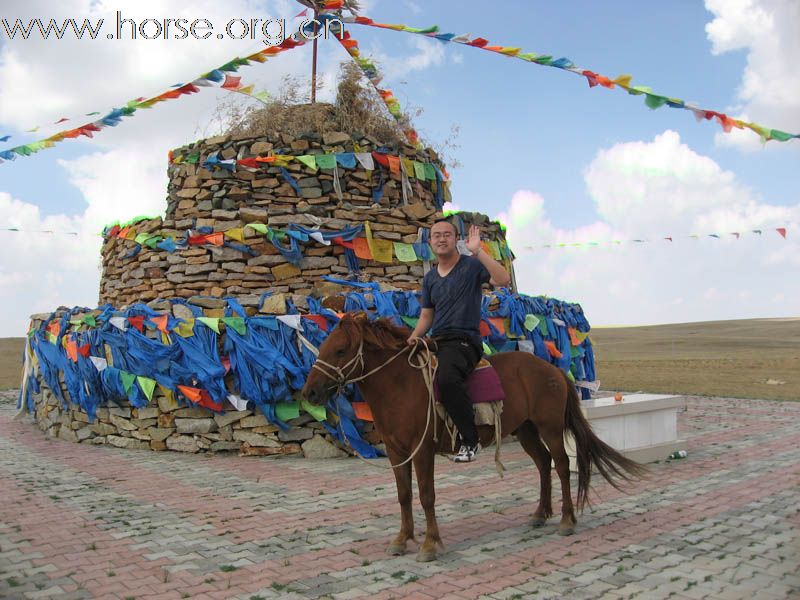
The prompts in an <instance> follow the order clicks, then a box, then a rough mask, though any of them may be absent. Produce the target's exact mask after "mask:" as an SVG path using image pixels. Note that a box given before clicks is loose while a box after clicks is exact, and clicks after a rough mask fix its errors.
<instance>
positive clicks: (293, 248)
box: [270, 236, 303, 267]
mask: <svg viewBox="0 0 800 600" xmlns="http://www.w3.org/2000/svg"><path fill="white" fill-rule="evenodd" d="M287 239H288V242H289V247H288V248H287V247H285V246H282V245H281V243H280V242H279V241H278V238H277V237H275V236H272V239H271V240H270V241H271V242H272V245H273V246H275V247H276V248H277V249H278V251H279V252H280V253H281V254H282V255H283V258H285V259H286V260H288V261H289V262H290V263H292V264H293V265H294V266H296V267H297V266H299V265H300V261H301V260H303V254H302V252H300V247H299V246H298V245H297V239H296V238H294V237H292V236H287Z"/></svg>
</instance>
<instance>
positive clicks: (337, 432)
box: [322, 394, 383, 458]
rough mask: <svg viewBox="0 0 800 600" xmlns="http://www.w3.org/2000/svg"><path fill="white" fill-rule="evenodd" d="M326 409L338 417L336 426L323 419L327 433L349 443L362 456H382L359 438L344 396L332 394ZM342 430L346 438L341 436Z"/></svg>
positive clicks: (351, 410)
mask: <svg viewBox="0 0 800 600" xmlns="http://www.w3.org/2000/svg"><path fill="white" fill-rule="evenodd" d="M328 409H329V410H331V411H332V412H334V413H335V414H336V415H337V418H338V419H339V423H338V424H337V426H336V427H334V426H333V425H331V424H329V423H328V422H326V421H323V423H322V424H323V425H324V426H325V429H327V430H328V433H330V434H331V435H332V436H333V437H335V438H336V439H337V440H339V441H340V442H341V443H343V444H347V443H349V445H350V446H351V447H352V448H353V449H354V450H355V451H356V452H358V453H359V454H360V455H361V456H363V457H364V458H377V457H379V456H383V454H382V453H381V452H379V451H378V449H377V448H374V447H373V446H371V445H370V444H368V443H367V442H365V441H364V440H363V439H361V435H360V434H359V432H358V429H356V426H355V425H354V424H353V421H354V419H355V413H354V412H353V407H352V406H351V405H350V403H349V402H348V401H347V400H346V398H344V397H343V396H342V395H341V394H334V396H333V397H332V398H331V399H330V400H329V401H328ZM342 432H344V438H346V439H344V438H343V436H342Z"/></svg>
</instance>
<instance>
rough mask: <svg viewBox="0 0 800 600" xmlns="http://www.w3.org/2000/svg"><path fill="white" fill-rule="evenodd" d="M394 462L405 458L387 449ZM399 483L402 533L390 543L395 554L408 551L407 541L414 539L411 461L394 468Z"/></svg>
mask: <svg viewBox="0 0 800 600" xmlns="http://www.w3.org/2000/svg"><path fill="white" fill-rule="evenodd" d="M386 451H387V454H388V455H389V460H390V461H391V463H392V464H399V463H401V462H403V460H404V459H403V458H401V457H400V456H398V455H397V454H396V453H394V452H392V451H391V450H390V449H389V448H387V449H386ZM392 470H393V471H394V478H395V483H396V484H397V501H398V502H399V503H400V533H398V534H397V537H395V538H394V539H393V540H392V542H391V543H390V544H389V549H388V552H389V554H391V555H393V556H400V555H401V554H405V553H406V542H407V541H408V540H414V513H413V512H412V510H411V499H412V491H411V463H410V462H408V463H406V464H404V465H403V466H402V467H397V468H396V469H392Z"/></svg>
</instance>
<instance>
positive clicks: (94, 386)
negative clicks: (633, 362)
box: [19, 228, 595, 455]
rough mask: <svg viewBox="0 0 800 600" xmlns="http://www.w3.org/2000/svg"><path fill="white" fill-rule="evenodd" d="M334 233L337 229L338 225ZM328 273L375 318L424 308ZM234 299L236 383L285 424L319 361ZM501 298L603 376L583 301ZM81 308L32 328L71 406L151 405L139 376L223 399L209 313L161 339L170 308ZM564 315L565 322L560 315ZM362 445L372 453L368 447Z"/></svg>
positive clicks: (48, 374) (352, 433)
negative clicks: (283, 404)
mask: <svg viewBox="0 0 800 600" xmlns="http://www.w3.org/2000/svg"><path fill="white" fill-rule="evenodd" d="M313 231H314V230H304V228H297V229H295V232H296V233H297V234H304V235H308V234H309V232H313ZM326 233H327V232H326ZM330 233H331V234H332V235H336V234H338V233H339V232H330ZM290 239H295V238H290ZM324 279H326V280H327V281H331V282H333V283H337V284H340V285H343V286H346V287H349V288H350V289H352V290H353V291H350V292H347V293H346V294H343V296H344V298H345V308H346V310H348V311H356V310H358V311H367V314H368V315H369V317H370V318H379V317H395V318H396V319H397V322H398V324H399V323H400V320H399V316H400V315H403V316H406V317H416V316H418V315H419V300H418V293H417V292H414V291H398V290H393V291H387V292H381V291H380V287H379V286H378V285H377V284H375V283H362V282H357V281H347V280H343V279H337V278H334V277H328V276H326V277H324ZM268 295H269V293H266V294H264V296H263V297H262V301H263V298H264V297H266V296H268ZM226 300H227V307H226V309H225V315H226V316H232V315H236V316H239V317H242V318H244V320H245V330H244V331H245V334H244V335H239V334H237V333H236V331H235V329H234V328H233V327H226V329H225V349H224V352H225V354H227V355H228V356H229V357H230V361H231V371H232V375H231V377H232V378H233V383H234V385H233V386H232V388H231V393H235V394H238V395H240V396H241V397H242V398H243V399H245V400H248V401H252V402H254V403H255V404H256V406H257V407H258V409H259V410H260V411H261V412H262V413H263V414H264V415H265V416H266V417H267V418H268V419H269V420H270V421H271V422H273V423H275V424H277V425H278V426H281V427H286V424H285V423H281V422H280V421H279V420H278V419H277V417H276V414H275V403H276V402H278V401H287V400H292V399H293V396H294V392H295V391H296V390H298V389H299V388H300V387H301V386H302V385H303V383H304V380H305V378H306V376H307V374H308V372H309V369H310V367H311V365H312V364H313V361H314V353H313V352H312V351H311V350H309V349H308V348H306V346H305V345H302V344H299V343H298V341H299V339H298V336H297V332H296V331H295V329H293V328H292V327H290V326H289V325H287V324H286V323H284V322H282V321H278V320H277V319H276V317H274V316H270V317H266V316H259V317H247V315H246V311H245V309H244V307H243V306H242V305H241V304H240V303H239V301H238V300H236V299H235V298H226ZM306 301H307V303H308V309H309V312H310V313H311V314H316V315H323V316H324V317H325V319H326V321H327V326H328V328H327V329H328V331H330V330H332V329H333V328H334V327H335V326H336V324H337V323H338V321H339V318H338V316H337V315H336V314H335V313H334V312H333V311H331V310H329V309H325V308H323V307H322V304H321V302H320V301H319V300H318V299H316V298H313V297H308V298H307V299H306ZM172 304H173V305H174V304H183V305H184V306H186V307H187V308H188V309H189V310H191V312H192V314H193V315H194V316H195V317H200V316H203V310H202V308H201V307H199V306H197V305H193V304H191V303H188V302H187V301H186V300H183V299H174V300H172ZM492 306H493V310H491V311H489V309H488V307H489V302H488V301H487V300H485V301H484V304H483V306H482V317H483V318H487V317H490V316H491V317H502V318H507V319H509V321H508V333H509V334H510V335H511V336H516V335H518V332H520V331H521V333H522V338H524V339H526V340H528V341H530V342H531V343H532V346H533V351H534V353H535V354H536V355H537V356H540V357H541V358H543V359H545V360H548V361H549V362H551V363H553V364H556V365H557V366H559V367H560V368H561V369H563V370H565V371H570V372H571V373H572V375H573V376H574V377H575V378H576V379H578V380H585V381H594V380H595V371H594V354H593V347H592V344H591V341H590V340H589V338H588V337H587V338H585V339H584V340H582V341H581V343H580V344H579V345H578V346H572V345H571V340H570V336H569V332H568V329H567V328H568V327H574V328H575V329H577V330H578V331H587V332H588V330H589V324H588V322H586V319H585V316H584V315H583V311H582V310H581V308H580V306H579V305H577V304H569V303H565V302H560V301H558V300H554V299H551V298H533V297H529V296H514V295H512V294H511V293H510V292H508V290H499V291H498V292H497V293H496V301H495V302H493V303H492ZM287 308H288V313H290V314H297V313H298V310H297V308H296V306H295V305H294V303H293V302H287ZM77 312H88V309H73V310H71V311H69V313H67V314H62V315H55V314H54V315H52V316H51V317H50V318H49V319H47V320H45V321H44V323H42V325H41V326H40V327H39V328H37V330H35V331H33V332H32V333H31V336H30V343H31V350H32V351H33V352H34V353H35V355H36V357H37V359H38V361H39V365H40V367H39V368H40V372H41V380H42V381H43V382H44V383H45V384H46V385H47V386H48V387H50V388H51V389H52V391H53V393H54V394H55V395H56V397H57V398H58V399H59V401H60V402H61V403H62V405H64V406H65V407H66V406H67V400H66V397H65V395H64V394H63V393H62V389H66V390H67V392H68V394H69V398H70V401H71V402H72V403H73V404H74V405H77V406H80V407H81V409H82V410H85V411H86V412H87V413H88V414H89V415H94V413H95V412H96V409H97V406H99V405H101V404H103V403H108V402H109V401H119V400H122V399H123V398H127V399H128V400H129V401H130V402H131V404H132V405H133V406H144V405H146V404H147V401H146V398H145V396H144V392H143V391H142V390H141V387H140V386H139V385H138V383H137V382H136V381H135V380H132V377H131V376H143V377H148V378H151V379H154V380H155V381H156V382H157V383H159V384H160V385H163V386H164V387H165V388H167V389H171V390H173V391H175V388H176V386H177V385H179V384H180V385H191V386H196V387H201V388H203V389H206V390H208V392H209V394H210V395H211V397H212V399H214V401H215V402H217V403H221V401H222V400H223V399H224V398H225V396H226V395H227V393H228V390H227V389H226V387H225V384H224V379H223V377H224V375H223V374H224V367H223V365H222V363H221V360H220V358H219V355H218V352H217V334H216V333H215V332H214V331H213V330H212V329H211V328H210V327H207V326H206V325H204V324H202V322H196V324H195V329H194V335H193V336H192V337H189V338H182V337H180V336H179V335H178V334H177V333H174V332H173V333H170V334H169V338H168V339H165V340H164V341H162V336H161V333H160V332H158V331H157V327H158V326H157V325H156V323H155V322H153V320H152V319H153V318H155V317H156V316H159V317H160V316H163V314H167V315H168V316H167V329H168V330H170V331H171V330H172V329H173V328H174V327H175V326H176V325H177V324H178V323H179V322H181V321H180V320H179V319H175V318H174V317H173V316H172V315H171V314H169V313H159V312H156V311H154V310H153V309H152V308H151V307H149V306H147V305H145V304H137V305H134V306H132V307H131V308H130V309H128V310H126V311H122V312H120V311H115V310H114V309H113V307H111V306H109V305H105V306H103V307H100V314H99V315H98V314H96V312H95V322H96V323H97V326H96V327H90V328H86V327H85V326H81V327H80V329H84V330H83V331H75V330H74V329H75V328H74V327H72V325H75V324H72V325H71V323H70V318H71V317H72V315H74V314H75V313H77ZM529 314H533V315H535V316H536V317H537V318H538V319H539V321H540V323H541V325H540V327H534V328H533V330H532V331H528V330H527V329H525V328H524V322H525V316H526V315H529ZM133 316H144V317H145V320H144V328H145V332H146V333H142V332H140V331H138V330H137V329H136V328H135V327H133V326H132V325H130V324H129V325H128V328H127V330H126V331H122V330H121V329H118V328H117V327H115V326H114V325H112V324H111V322H110V320H111V319H112V318H113V317H126V318H130V317H133ZM54 321H57V322H58V323H59V324H60V326H61V329H60V333H59V335H58V336H57V338H56V344H53V343H51V342H50V341H48V339H47V338H48V337H49V334H48V333H47V326H48V325H49V324H50V323H51V322H54ZM561 322H563V323H564V324H563V325H562V324H560V323H561ZM76 323H77V322H76ZM489 325H490V328H489V330H490V335H489V336H487V338H486V340H487V342H488V343H490V344H491V345H492V346H494V347H495V348H497V349H498V350H500V351H503V350H511V349H514V348H515V346H516V341H515V340H514V339H508V338H506V337H505V336H503V335H501V334H500V333H499V331H497V329H496V328H495V327H494V325H493V324H491V322H489ZM301 327H302V333H303V336H304V337H305V338H306V339H307V340H308V342H309V343H310V344H312V345H313V346H315V347H319V346H320V345H321V344H322V342H323V341H324V340H325V339H326V337H327V335H328V333H327V331H325V329H324V328H321V327H319V325H318V324H317V323H316V322H315V321H313V320H311V319H302V320H301ZM543 333H544V335H543ZM65 335H67V336H69V337H68V339H70V341H71V342H75V343H76V344H77V345H78V347H80V348H83V347H84V346H85V345H86V344H88V345H89V355H90V356H93V357H102V358H105V357H106V356H107V354H106V349H108V357H109V359H110V360H109V368H110V369H111V370H108V368H107V369H106V370H104V371H97V369H96V367H95V366H94V363H92V362H91V360H90V359H89V358H86V357H85V356H83V354H82V353H79V354H78V360H77V362H75V361H72V360H71V359H69V358H68V356H67V353H66V350H65V348H64V347H63V345H62V340H63V338H64V336H65ZM151 336H154V337H151ZM522 338H521V339H522ZM51 339H52V338H51ZM544 340H550V341H553V342H554V343H555V344H556V347H557V348H559V350H560V351H561V352H562V354H563V356H562V357H561V358H560V359H555V358H553V357H551V356H550V354H549V352H548V350H547V347H546V346H545V345H544ZM123 372H126V373H129V374H130V375H125V377H124V379H123V377H122V375H123ZM61 373H63V377H64V385H63V386H62V385H59V377H60V375H61ZM33 381H35V380H34V379H32V380H31V382H33ZM126 383H127V384H128V389H127V391H126V390H125V384H126ZM351 387H352V386H351ZM29 390H30V391H29V392H28V393H27V394H26V398H24V399H20V400H19V401H20V402H28V403H30V402H32V401H33V400H32V395H34V394H36V393H37V392H36V389H35V387H34V386H32V385H31V386H29ZM580 393H581V394H582V396H583V397H584V398H586V397H588V395H589V390H587V389H586V388H580ZM355 395H356V390H355V388H353V389H351V390H348V391H347V394H346V396H347V397H353V396H355ZM178 397H180V396H178ZM348 407H349V404H348ZM331 410H332V411H335V412H338V413H340V414H341V415H342V417H343V421H342V425H341V428H343V429H344V430H345V438H346V439H348V440H350V443H351V444H352V445H353V446H354V447H356V448H358V447H359V444H366V443H365V442H363V440H361V438H360V431H359V425H360V422H359V421H358V420H357V419H355V418H354V415H351V414H350V411H348V410H347V408H345V409H344V410H343V407H342V406H338V405H337V403H336V402H334V403H333V404H332V405H331ZM330 430H331V433H332V434H333V435H335V436H336V437H337V438H340V436H341V432H340V428H339V427H338V426H337V427H333V426H332V425H331V429H330ZM359 440H361V441H359ZM359 452H363V453H365V454H366V455H369V451H368V450H367V448H366V446H365V447H363V448H362V449H361V450H359Z"/></svg>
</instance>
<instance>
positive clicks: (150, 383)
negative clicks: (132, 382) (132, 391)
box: [136, 375, 156, 401]
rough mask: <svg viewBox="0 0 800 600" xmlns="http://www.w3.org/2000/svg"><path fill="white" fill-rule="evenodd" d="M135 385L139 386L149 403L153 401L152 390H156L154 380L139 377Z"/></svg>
mask: <svg viewBox="0 0 800 600" xmlns="http://www.w3.org/2000/svg"><path fill="white" fill-rule="evenodd" d="M136 383H138V384H139V387H140V388H142V391H143V392H144V395H145V396H146V397H147V400H148V401H150V400H152V399H153V390H154V389H156V381H155V379H150V378H149V377H142V376H141V375H139V376H137V377H136Z"/></svg>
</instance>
